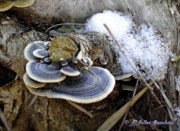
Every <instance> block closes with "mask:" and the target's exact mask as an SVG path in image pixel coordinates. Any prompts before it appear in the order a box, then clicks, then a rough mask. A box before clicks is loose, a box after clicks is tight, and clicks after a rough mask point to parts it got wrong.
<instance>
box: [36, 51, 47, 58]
mask: <svg viewBox="0 0 180 131" xmlns="http://www.w3.org/2000/svg"><path fill="white" fill-rule="evenodd" d="M33 55H34V56H35V57H37V58H41V59H42V58H44V57H47V56H48V51H47V50H44V49H37V50H35V51H33Z"/></svg>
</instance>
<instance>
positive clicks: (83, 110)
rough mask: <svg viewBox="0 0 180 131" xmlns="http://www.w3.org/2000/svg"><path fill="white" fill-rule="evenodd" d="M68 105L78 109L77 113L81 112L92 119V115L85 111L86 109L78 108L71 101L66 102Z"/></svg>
mask: <svg viewBox="0 0 180 131" xmlns="http://www.w3.org/2000/svg"><path fill="white" fill-rule="evenodd" d="M67 102H68V103H69V104H70V105H72V106H73V107H75V108H76V109H78V110H79V111H81V112H83V113H84V114H86V115H88V116H89V117H90V118H93V115H92V114H91V113H90V112H89V111H87V110H86V109H84V108H83V107H81V106H79V105H78V104H76V103H74V102H72V101H67Z"/></svg>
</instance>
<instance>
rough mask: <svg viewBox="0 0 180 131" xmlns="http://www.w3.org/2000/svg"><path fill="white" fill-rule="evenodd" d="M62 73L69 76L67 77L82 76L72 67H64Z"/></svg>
mask: <svg viewBox="0 0 180 131" xmlns="http://www.w3.org/2000/svg"><path fill="white" fill-rule="evenodd" d="M60 72H62V73H63V74H65V75H67V76H78V75H80V72H79V71H77V70H74V69H73V68H71V67H70V66H68V65H67V66H64V67H62V68H61V69H60Z"/></svg>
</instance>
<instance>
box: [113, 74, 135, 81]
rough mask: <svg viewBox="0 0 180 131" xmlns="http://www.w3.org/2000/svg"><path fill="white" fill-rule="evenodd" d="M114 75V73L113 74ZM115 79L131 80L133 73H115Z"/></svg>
mask: <svg viewBox="0 0 180 131" xmlns="http://www.w3.org/2000/svg"><path fill="white" fill-rule="evenodd" d="M113 75H114V74H113ZM114 77H115V79H116V80H117V81H119V80H121V81H130V80H131V78H132V74H131V73H127V74H121V75H120V74H115V75H114Z"/></svg>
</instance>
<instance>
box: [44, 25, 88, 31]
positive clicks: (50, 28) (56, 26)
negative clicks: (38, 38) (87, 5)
mask: <svg viewBox="0 0 180 131" xmlns="http://www.w3.org/2000/svg"><path fill="white" fill-rule="evenodd" d="M61 25H85V24H81V23H61V24H56V25H53V26H51V27H49V28H48V29H47V30H46V31H45V32H46V33H47V32H48V31H49V30H50V29H52V28H54V27H57V26H61Z"/></svg>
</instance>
